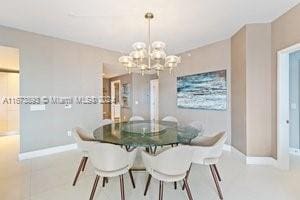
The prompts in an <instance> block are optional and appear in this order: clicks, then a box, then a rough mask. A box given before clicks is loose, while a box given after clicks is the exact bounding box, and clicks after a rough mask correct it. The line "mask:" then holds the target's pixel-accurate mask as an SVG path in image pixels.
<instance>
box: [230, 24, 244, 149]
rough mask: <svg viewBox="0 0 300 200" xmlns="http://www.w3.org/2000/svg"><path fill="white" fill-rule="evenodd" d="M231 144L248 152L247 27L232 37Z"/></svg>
mask: <svg viewBox="0 0 300 200" xmlns="http://www.w3.org/2000/svg"><path fill="white" fill-rule="evenodd" d="M231 132H232V136H231V144H232V146H234V147H235V148H236V149H238V150H239V151H241V152H242V153H244V154H247V135H246V27H243V28H242V29H241V30H240V31H238V32H237V33H236V34H235V35H234V36H232V38H231Z"/></svg>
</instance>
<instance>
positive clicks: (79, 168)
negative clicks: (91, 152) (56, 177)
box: [73, 157, 85, 186]
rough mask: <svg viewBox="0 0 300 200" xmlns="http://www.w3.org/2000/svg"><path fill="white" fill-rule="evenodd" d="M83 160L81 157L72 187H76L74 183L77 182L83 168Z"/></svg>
mask: <svg viewBox="0 0 300 200" xmlns="http://www.w3.org/2000/svg"><path fill="white" fill-rule="evenodd" d="M84 160H85V157H82V158H81V161H80V164H79V167H78V170H77V172H76V175H75V178H74V181H73V186H75V185H76V182H77V179H78V176H79V174H80V171H81V169H82V167H83V164H84Z"/></svg>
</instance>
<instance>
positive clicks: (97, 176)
mask: <svg viewBox="0 0 300 200" xmlns="http://www.w3.org/2000/svg"><path fill="white" fill-rule="evenodd" d="M99 178H100V176H99V175H96V179H95V182H94V186H93V189H92V192H91V196H90V200H92V199H93V198H94V195H95V191H96V189H97V185H98V181H99Z"/></svg>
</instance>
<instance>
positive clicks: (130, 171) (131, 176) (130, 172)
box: [129, 169, 135, 188]
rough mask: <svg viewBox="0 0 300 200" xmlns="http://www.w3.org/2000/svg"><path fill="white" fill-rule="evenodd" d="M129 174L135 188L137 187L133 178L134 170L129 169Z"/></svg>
mask: <svg viewBox="0 0 300 200" xmlns="http://www.w3.org/2000/svg"><path fill="white" fill-rule="evenodd" d="M129 176H130V180H131V183H132V186H133V188H135V183H134V179H133V175H132V170H131V169H130V170H129Z"/></svg>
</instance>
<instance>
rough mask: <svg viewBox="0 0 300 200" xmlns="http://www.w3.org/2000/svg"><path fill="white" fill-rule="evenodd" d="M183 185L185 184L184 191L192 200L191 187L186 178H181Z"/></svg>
mask: <svg viewBox="0 0 300 200" xmlns="http://www.w3.org/2000/svg"><path fill="white" fill-rule="evenodd" d="M183 185H185V188H186V193H187V195H188V197H189V200H193V196H192V193H191V189H190V186H189V184H188V182H187V178H185V179H183Z"/></svg>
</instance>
